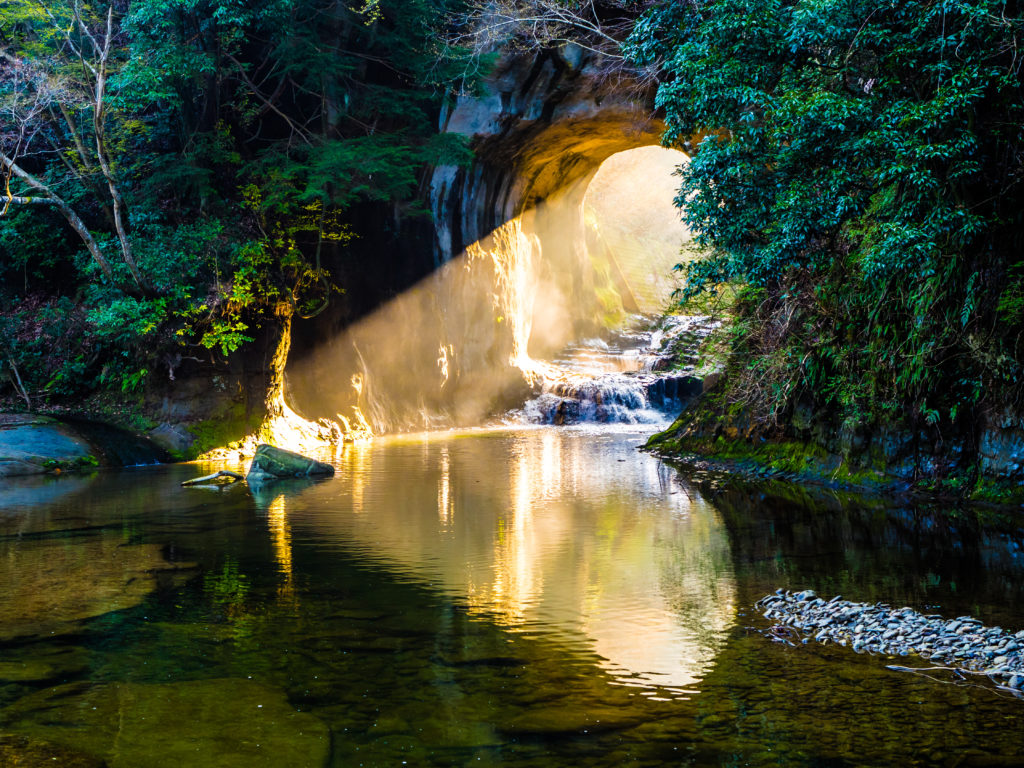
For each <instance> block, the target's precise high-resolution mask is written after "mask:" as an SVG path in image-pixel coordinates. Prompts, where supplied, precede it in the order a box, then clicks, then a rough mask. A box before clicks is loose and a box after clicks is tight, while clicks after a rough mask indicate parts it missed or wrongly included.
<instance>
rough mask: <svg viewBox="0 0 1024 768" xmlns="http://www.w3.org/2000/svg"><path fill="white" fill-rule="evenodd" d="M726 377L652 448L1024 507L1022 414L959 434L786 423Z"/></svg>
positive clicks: (817, 417) (690, 458) (822, 479)
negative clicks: (763, 418) (739, 396)
mask: <svg viewBox="0 0 1024 768" xmlns="http://www.w3.org/2000/svg"><path fill="white" fill-rule="evenodd" d="M726 382H727V377H726V378H724V379H723V380H722V381H721V383H719V384H717V385H716V386H715V387H713V388H712V389H711V390H710V391H708V392H705V393H704V394H702V395H701V396H700V397H698V398H696V399H695V400H694V401H692V402H691V403H690V404H689V405H688V406H687V408H686V409H685V410H684V411H683V413H682V414H681V415H680V416H679V418H678V419H677V420H676V421H675V422H674V423H673V424H672V426H671V427H669V428H668V429H667V430H665V431H664V432H661V433H658V434H656V435H654V436H653V437H651V439H650V440H649V441H648V443H647V446H646V448H647V450H649V451H651V452H652V453H655V454H657V455H659V456H662V457H664V458H666V459H670V460H673V461H675V462H681V463H683V464H688V465H691V466H698V467H709V466H710V467H714V468H718V469H724V470H727V471H731V472H737V473H740V474H743V475H746V476H757V477H771V478H783V479H788V480H795V481H797V482H801V483H812V484H815V485H825V486H828V487H832V488H843V489H850V490H855V491H868V492H885V493H892V492H897V493H907V492H910V493H927V494H932V495H939V496H943V497H951V498H955V499H959V500H969V501H978V502H986V503H995V504H1001V505H1014V506H1024V420H1022V419H1021V417H1020V416H1017V415H1015V414H1011V413H1009V412H1005V413H1003V414H999V415H994V416H990V417H988V418H986V419H984V420H983V421H982V422H980V423H978V424H974V425H970V428H968V429H964V430H962V431H961V432H960V433H958V434H940V433H939V432H938V431H937V430H935V429H931V428H923V429H922V428H918V429H913V430H912V429H910V428H909V427H908V426H907V425H905V424H900V423H894V424H890V425H886V426H884V427H879V426H874V427H871V428H868V427H866V426H864V425H859V424H850V423H842V424H835V423H831V422H830V421H829V418H828V414H816V413H813V412H811V411H810V410H809V409H801V408H797V409H794V413H792V414H790V415H789V418H788V419H786V420H785V421H784V422H781V423H777V424H773V425H766V424H763V423H760V422H757V421H756V420H753V419H751V418H750V416H749V414H748V413H747V412H746V411H745V410H744V409H743V407H742V406H741V405H738V404H736V403H730V402H729V400H728V397H727V394H726V393H727V391H728V385H727V383H726Z"/></svg>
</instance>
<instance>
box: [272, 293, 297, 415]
mask: <svg viewBox="0 0 1024 768" xmlns="http://www.w3.org/2000/svg"><path fill="white" fill-rule="evenodd" d="M277 312H278V316H279V317H280V318H281V338H280V339H278V342H277V348H276V349H275V350H274V356H273V357H272V358H271V360H270V382H269V386H268V387H267V401H266V406H267V419H268V420H270V419H277V418H282V417H284V415H285V410H286V406H285V400H284V367H285V365H286V364H287V362H288V352H289V351H290V350H291V347H292V314H293V312H294V310H293V309H292V306H291V304H288V303H286V302H282V303H281V304H279V305H278V309H277Z"/></svg>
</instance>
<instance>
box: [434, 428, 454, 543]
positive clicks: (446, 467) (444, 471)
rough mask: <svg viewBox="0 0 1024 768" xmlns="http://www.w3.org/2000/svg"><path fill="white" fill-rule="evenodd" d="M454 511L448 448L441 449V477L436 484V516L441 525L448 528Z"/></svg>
mask: <svg viewBox="0 0 1024 768" xmlns="http://www.w3.org/2000/svg"><path fill="white" fill-rule="evenodd" d="M454 512H455V500H454V499H453V498H452V478H451V460H450V459H449V458H448V449H447V448H442V449H441V479H440V481H439V482H438V485H437V517H438V520H440V522H441V525H442V526H443V527H445V528H448V527H450V526H451V524H452V517H453V515H454Z"/></svg>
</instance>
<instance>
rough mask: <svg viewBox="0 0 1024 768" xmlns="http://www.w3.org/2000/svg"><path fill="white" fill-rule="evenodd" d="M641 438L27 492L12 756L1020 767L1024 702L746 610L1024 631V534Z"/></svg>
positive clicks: (72, 761)
mask: <svg viewBox="0 0 1024 768" xmlns="http://www.w3.org/2000/svg"><path fill="white" fill-rule="evenodd" d="M644 439H645V435H644V434H642V433H640V432H636V431H630V430H628V429H596V428H585V429H583V428H581V429H555V428H537V429H525V430H497V431H477V432H464V433H435V434H428V435H419V436H414V437H401V438H392V439H382V440H377V441H374V442H372V443H365V444H358V445H351V446H347V447H346V448H345V450H344V451H340V452H339V453H337V454H336V455H332V456H329V457H326V458H328V459H329V460H330V461H331V462H332V463H334V465H335V466H336V468H337V474H336V476H334V477H332V478H329V479H322V480H317V481H312V480H311V481H286V482H281V483H278V484H275V485H272V486H268V487H265V488H264V489H259V490H257V489H250V488H248V487H246V486H245V485H244V484H239V485H238V486H231V487H226V488H223V489H214V488H182V487H181V486H180V483H181V481H183V480H186V479H189V478H191V477H195V476H197V475H200V474H205V473H206V472H207V471H210V470H211V469H214V468H223V467H222V466H217V467H214V466H212V465H211V466H207V465H201V466H196V465H176V466H159V467H145V468H137V469H128V470H121V471H109V472H102V473H99V474H96V475H93V476H91V477H86V476H69V477H61V478H48V479H46V480H39V479H35V480H30V479H25V480H17V481H15V480H8V481H5V482H4V484H3V485H2V486H0V587H2V592H0V765H7V764H10V765H33V766H34V765H54V764H59V765H63V766H93V767H95V766H100V765H104V764H105V765H107V766H108V767H109V768H149V767H151V766H152V767H160V768H162V767H163V766H175V768H178V767H184V766H203V767H206V766H209V767H210V768H233V767H234V766H239V767H240V768H241V767H243V766H244V768H260V767H261V766H267V767H268V768H290V767H291V766H296V767H299V766H311V767H312V768H320V767H321V766H331V767H332V768H342V767H343V766H344V767H345V768H347V767H348V766H401V765H409V766H463V765H465V766H498V765H501V766H538V767H539V766H544V767H548V766H663V765H664V766H674V765H727V766H733V765H735V766H742V765H752V766H760V765H785V766H790V765H796V766H826V765H828V766H833V765H835V766H843V765H850V766H854V765H879V766H882V765H885V766H889V765H901V766H902V765H986V766H987V765H1024V700H1021V699H1018V698H1015V697H1014V696H1012V695H1009V694H1004V693H1001V692H999V691H996V690H995V689H994V688H993V687H992V686H991V685H988V684H986V683H985V681H980V682H979V680H977V679H971V680H959V679H957V678H956V676H955V675H952V674H950V673H948V672H945V671H941V670H940V671H934V672H930V673H928V674H913V673H907V672H896V671H892V670H889V669H887V668H886V667H887V665H889V664H894V663H899V664H900V665H904V666H913V665H915V664H916V665H919V666H926V664H925V663H924V662H921V661H920V660H917V661H915V659H914V658H913V657H908V658H899V659H898V662H894V661H893V660H892V659H890V658H887V657H879V656H869V655H861V654H856V653H853V652H852V651H850V650H849V649H846V648H842V647H837V646H834V645H830V646H821V645H817V644H814V643H810V644H801V643H795V644H792V645H790V644H785V643H781V642H775V641H773V640H771V639H769V638H768V637H766V636H765V635H764V634H762V632H761V631H762V630H764V629H766V628H767V622H766V621H765V620H764V619H763V618H762V617H761V616H760V615H758V613H757V612H756V611H754V610H753V603H754V602H755V601H757V600H758V599H759V598H760V597H762V596H763V595H764V594H766V593H768V592H771V591H773V590H775V589H776V588H778V587H784V588H787V589H797V588H800V589H803V588H811V589H814V590H816V591H817V592H818V594H819V595H822V596H825V597H828V596H831V595H835V594H842V595H843V597H844V598H846V599H849V600H855V601H863V602H875V601H884V602H887V603H890V604H892V605H908V606H911V607H913V608H915V609H917V610H920V611H922V612H924V613H929V614H932V613H939V614H942V615H945V616H949V617H953V616H959V615H963V614H970V615H972V616H977V617H978V618H980V619H982V620H983V621H984V622H985V623H986V624H989V625H999V626H1001V627H1004V628H1007V629H1012V630H1014V631H1016V630H1018V629H1024V548H1022V543H1024V525H1021V524H1020V523H1019V522H1017V523H1015V522H1014V521H1013V520H1005V519H995V520H984V521H983V520H979V519H978V516H977V515H976V514H974V513H969V512H956V511H953V510H948V509H933V508H928V507H923V506H911V505H906V504H903V505H900V504H897V503H895V502H885V501H883V500H873V501H865V500H863V499H860V500H858V499H852V498H850V499H847V498H841V497H839V496H836V495H834V494H829V493H826V492H816V493H809V492H807V491H804V490H801V489H799V488H795V487H792V486H783V485H778V486H768V485H745V484H742V483H738V482H721V481H720V480H716V479H714V478H709V477H703V476H694V475H693V474H690V475H687V474H685V473H682V474H681V473H680V472H677V471H676V470H674V469H672V468H670V467H668V466H667V465H665V464H664V463H662V462H660V461H658V460H657V459H655V458H653V457H651V456H648V455H645V454H643V453H641V452H639V451H637V449H636V448H637V446H638V445H639V444H641V443H642V442H643V441H644ZM321 458H324V457H321ZM229 468H230V467H229ZM5 760H6V762H5ZM19 760H20V761H21V762H18V761H19Z"/></svg>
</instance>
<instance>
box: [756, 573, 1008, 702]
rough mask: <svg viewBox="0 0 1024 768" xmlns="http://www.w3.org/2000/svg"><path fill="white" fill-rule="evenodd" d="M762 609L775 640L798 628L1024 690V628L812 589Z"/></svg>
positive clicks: (763, 603) (782, 593) (779, 596)
mask: <svg viewBox="0 0 1024 768" xmlns="http://www.w3.org/2000/svg"><path fill="white" fill-rule="evenodd" d="M757 607H758V608H759V609H760V610H763V612H764V617H765V618H766V619H768V620H770V621H772V622H774V626H773V627H772V629H770V630H768V631H767V632H766V634H768V635H769V636H772V637H775V638H779V639H784V638H785V634H786V632H787V631H791V630H796V632H799V633H801V634H802V635H803V638H802V639H803V642H805V643H806V642H809V641H810V640H811V639H813V640H815V641H817V642H819V643H837V644H839V645H843V646H848V647H850V648H852V649H853V650H854V651H857V652H858V653H877V654H885V655H890V656H910V655H913V654H916V655H917V656H920V657H921V658H923V659H928V660H929V661H932V662H934V663H935V664H936V665H940V666H942V667H947V668H950V669H952V670H959V671H962V672H967V673H971V674H982V675H987V676H988V677H989V678H991V679H992V681H993V682H994V683H996V685H998V686H1000V687H1003V688H1008V689H1011V690H1013V691H1016V692H1021V693H1024V630H1022V631H1020V632H1017V633H1016V634H1013V633H1011V632H1008V631H1006V630H1004V629H1002V628H1001V627H986V626H985V625H984V624H983V623H982V622H981V621H979V620H978V619H975V618H972V617H970V616H960V617H958V618H955V619H946V618H944V617H942V616H939V615H937V614H930V615H924V614H921V613H919V612H918V611H915V610H914V609H913V608H893V607H891V606H889V605H887V604H885V603H876V604H874V605H871V604H869V603H853V602H850V601H849V600H843V599H842V597H841V596H840V595H836V596H835V597H833V598H831V599H830V600H824V599H822V598H820V597H818V596H817V595H816V594H815V593H814V592H812V591H811V590H809V589H808V590H804V591H802V592H789V591H786V590H783V589H779V590H776V592H775V593H774V594H771V595H767V596H766V597H763V598H762V599H761V600H759V601H758V602H757Z"/></svg>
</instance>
